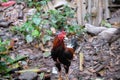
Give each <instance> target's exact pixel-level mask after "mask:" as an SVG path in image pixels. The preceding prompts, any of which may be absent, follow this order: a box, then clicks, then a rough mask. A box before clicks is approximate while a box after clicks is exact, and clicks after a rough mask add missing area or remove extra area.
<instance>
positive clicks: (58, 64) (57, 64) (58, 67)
mask: <svg viewBox="0 0 120 80" xmlns="http://www.w3.org/2000/svg"><path fill="white" fill-rule="evenodd" d="M55 65H56V67H57V69H58V71H59V78H58V80H62V77H61V65H60V63H56V64H55Z"/></svg>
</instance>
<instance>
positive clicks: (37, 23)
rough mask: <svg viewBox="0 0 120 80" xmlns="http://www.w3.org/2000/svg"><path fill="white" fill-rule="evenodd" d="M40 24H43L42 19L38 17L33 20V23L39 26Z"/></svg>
mask: <svg viewBox="0 0 120 80" xmlns="http://www.w3.org/2000/svg"><path fill="white" fill-rule="evenodd" d="M40 22H41V19H40V18H37V17H35V18H33V23H34V24H36V25H37V26H38V25H39V24H40Z"/></svg>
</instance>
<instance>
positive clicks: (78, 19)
mask: <svg viewBox="0 0 120 80" xmlns="http://www.w3.org/2000/svg"><path fill="white" fill-rule="evenodd" d="M81 3H82V1H81V0H77V21H78V24H79V25H81V24H82V15H81V12H82V5H81Z"/></svg>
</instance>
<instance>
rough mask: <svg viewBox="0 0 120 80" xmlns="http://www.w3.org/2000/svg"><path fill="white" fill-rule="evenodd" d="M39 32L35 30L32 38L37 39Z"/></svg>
mask: <svg viewBox="0 0 120 80" xmlns="http://www.w3.org/2000/svg"><path fill="white" fill-rule="evenodd" d="M39 34H40V33H39V31H38V30H34V31H33V32H32V36H34V37H37V36H39Z"/></svg>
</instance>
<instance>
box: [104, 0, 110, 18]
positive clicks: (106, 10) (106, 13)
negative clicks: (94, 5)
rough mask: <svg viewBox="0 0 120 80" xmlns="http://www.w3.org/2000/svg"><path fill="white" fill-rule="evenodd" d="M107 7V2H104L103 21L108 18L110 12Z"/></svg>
mask: <svg viewBox="0 0 120 80" xmlns="http://www.w3.org/2000/svg"><path fill="white" fill-rule="evenodd" d="M108 6H109V1H108V0H105V15H104V17H105V19H107V18H110V11H109V9H108Z"/></svg>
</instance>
